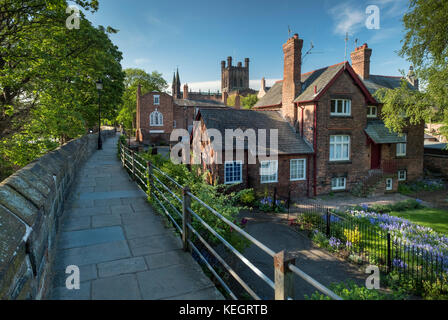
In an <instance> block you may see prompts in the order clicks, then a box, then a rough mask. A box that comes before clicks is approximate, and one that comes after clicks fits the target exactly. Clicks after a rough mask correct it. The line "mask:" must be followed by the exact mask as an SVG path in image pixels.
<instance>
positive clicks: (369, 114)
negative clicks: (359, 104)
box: [367, 106, 378, 118]
mask: <svg viewBox="0 0 448 320" xmlns="http://www.w3.org/2000/svg"><path fill="white" fill-rule="evenodd" d="M372 110H375V112H374V113H372ZM377 117H378V107H377V106H368V107H367V118H377Z"/></svg>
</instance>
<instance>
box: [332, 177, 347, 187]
mask: <svg viewBox="0 0 448 320" xmlns="http://www.w3.org/2000/svg"><path fill="white" fill-rule="evenodd" d="M346 187H347V178H346V177H338V178H333V179H331V190H345V188H346Z"/></svg>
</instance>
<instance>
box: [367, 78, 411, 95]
mask: <svg viewBox="0 0 448 320" xmlns="http://www.w3.org/2000/svg"><path fill="white" fill-rule="evenodd" d="M402 79H403V78H402V77H391V76H379V75H374V74H371V75H370V76H369V78H368V79H366V80H362V79H361V80H362V81H363V82H364V85H365V86H366V87H367V90H369V92H370V93H371V94H373V93H375V92H376V91H377V90H378V89H380V88H387V89H395V88H398V87H400V86H401V80H402ZM405 80H406V79H405ZM406 83H407V84H408V87H409V88H410V89H416V88H415V87H414V86H412V85H411V84H410V83H409V82H407V81H406Z"/></svg>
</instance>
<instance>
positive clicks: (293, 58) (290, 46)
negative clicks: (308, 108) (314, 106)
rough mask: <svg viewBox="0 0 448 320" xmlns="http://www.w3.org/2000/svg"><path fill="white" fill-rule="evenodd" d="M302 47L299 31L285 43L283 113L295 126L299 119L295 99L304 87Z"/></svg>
mask: <svg viewBox="0 0 448 320" xmlns="http://www.w3.org/2000/svg"><path fill="white" fill-rule="evenodd" d="M302 47H303V39H299V35H298V34H297V33H296V34H294V36H293V37H292V38H289V39H288V41H286V43H285V44H284V45H283V53H284V60H283V90H282V115H283V117H285V119H287V120H288V121H289V122H290V123H291V124H292V125H293V126H295V122H296V121H297V110H296V108H295V106H294V102H293V101H294V99H295V98H296V97H297V96H298V95H299V94H300V92H301V89H302V83H301V73H302Z"/></svg>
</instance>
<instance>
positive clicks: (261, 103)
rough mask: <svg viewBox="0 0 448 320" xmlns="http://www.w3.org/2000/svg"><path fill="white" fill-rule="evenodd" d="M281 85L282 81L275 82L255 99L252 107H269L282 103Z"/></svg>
mask: <svg viewBox="0 0 448 320" xmlns="http://www.w3.org/2000/svg"><path fill="white" fill-rule="evenodd" d="M282 87H283V83H282V82H281V81H279V82H276V83H275V84H274V85H273V86H272V88H270V89H269V91H268V92H266V94H265V95H264V96H263V97H262V98H261V99H260V100H258V101H257V103H256V104H255V105H254V108H257V107H268V106H269V107H271V106H276V105H279V104H281V103H282Z"/></svg>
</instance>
